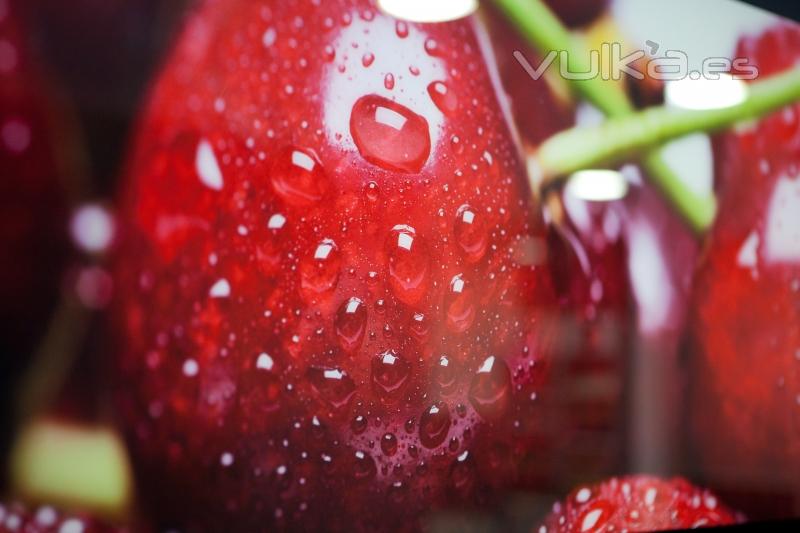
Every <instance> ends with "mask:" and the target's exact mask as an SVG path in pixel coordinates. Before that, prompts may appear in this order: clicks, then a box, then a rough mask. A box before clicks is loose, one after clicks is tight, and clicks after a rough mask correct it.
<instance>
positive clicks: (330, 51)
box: [322, 44, 336, 63]
mask: <svg viewBox="0 0 800 533" xmlns="http://www.w3.org/2000/svg"><path fill="white" fill-rule="evenodd" d="M322 57H324V58H325V61H327V62H328V63H330V62H332V61H333V60H334V59H336V50H335V49H334V48H333V46H331V45H329V44H327V45H325V48H323V49H322Z"/></svg>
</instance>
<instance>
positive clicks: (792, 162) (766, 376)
mask: <svg viewBox="0 0 800 533" xmlns="http://www.w3.org/2000/svg"><path fill="white" fill-rule="evenodd" d="M738 55H739V56H744V57H749V58H751V60H753V61H754V62H755V63H756V64H758V65H759V67H760V68H761V76H769V75H771V74H774V73H775V72H778V71H780V70H782V69H784V68H791V67H792V65H794V64H796V61H797V59H798V58H800V28H798V27H797V26H792V25H788V24H786V25H782V26H778V27H776V28H773V29H771V30H769V31H767V32H765V33H764V34H762V35H760V36H753V37H745V38H743V39H742V41H741V44H740V46H739V51H738ZM716 159H717V161H716V164H717V178H718V179H717V185H718V196H719V201H720V212H719V216H718V219H717V221H716V224H715V226H714V228H713V230H712V232H711V235H710V236H709V240H708V243H707V249H706V253H705V257H704V259H703V262H702V266H701V268H700V270H699V272H698V273H697V277H696V280H695V294H694V299H693V308H694V310H695V320H694V323H693V330H692V340H693V344H694V348H695V352H694V357H693V359H692V363H693V368H692V371H693V377H694V382H693V390H692V404H691V409H690V413H691V415H692V416H691V419H692V423H693V424H692V429H693V445H694V451H695V452H696V454H697V460H698V467H699V468H700V470H701V472H703V474H704V475H705V476H706V479H707V481H708V482H709V483H711V484H713V486H715V487H718V488H719V489H720V490H724V491H726V492H730V493H731V495H732V496H731V498H732V499H731V501H741V506H742V508H743V509H745V510H746V511H747V512H748V513H752V514H754V515H759V516H765V517H772V516H780V515H791V514H795V513H796V512H797V511H798V510H800V505H799V504H800V482H799V481H798V480H800V418H799V417H800V233H798V231H800V230H798V228H800V223H798V216H797V213H798V212H800V177H798V163H800V105H795V106H792V107H787V108H785V109H783V110H781V111H779V112H777V113H775V114H773V115H771V116H769V117H767V118H765V119H763V120H762V121H760V122H759V123H758V124H757V125H755V126H754V127H752V128H748V129H746V130H742V131H738V132H736V131H732V132H728V133H725V134H724V135H722V136H720V137H719V138H718V139H717V144H716Z"/></svg>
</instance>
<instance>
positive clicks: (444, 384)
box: [433, 355, 457, 395]
mask: <svg viewBox="0 0 800 533" xmlns="http://www.w3.org/2000/svg"><path fill="white" fill-rule="evenodd" d="M456 377H457V373H456V369H455V364H454V363H453V362H452V361H451V360H450V359H449V358H448V357H447V356H446V355H443V356H441V357H440V358H439V361H437V362H436V366H435V367H434V369H433V378H434V381H435V382H436V384H437V385H438V386H439V390H440V391H441V393H442V394H445V395H447V394H450V393H452V392H453V391H454V389H455V385H456Z"/></svg>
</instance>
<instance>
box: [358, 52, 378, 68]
mask: <svg viewBox="0 0 800 533" xmlns="http://www.w3.org/2000/svg"><path fill="white" fill-rule="evenodd" d="M374 62H375V54H373V53H372V52H367V53H366V54H364V55H363V56H362V57H361V64H362V65H364V68H369V67H370V65H372V64H373V63H374Z"/></svg>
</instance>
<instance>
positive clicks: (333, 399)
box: [307, 367, 356, 409]
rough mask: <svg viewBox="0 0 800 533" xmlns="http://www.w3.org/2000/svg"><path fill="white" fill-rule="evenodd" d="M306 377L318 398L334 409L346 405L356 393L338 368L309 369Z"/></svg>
mask: <svg viewBox="0 0 800 533" xmlns="http://www.w3.org/2000/svg"><path fill="white" fill-rule="evenodd" d="M307 376H308V380H309V382H310V383H311V386H312V387H313V388H314V390H315V391H316V392H317V394H319V396H320V398H322V399H323V400H325V401H326V402H328V403H329V404H330V405H331V406H332V407H334V408H336V409H339V408H341V407H344V406H345V405H347V403H348V402H349V401H350V398H352V397H353V394H354V393H355V391H356V385H355V383H354V382H353V380H352V379H351V378H350V376H348V375H347V374H346V373H345V372H344V371H342V370H339V369H338V368H320V367H311V368H309V369H308V374H307Z"/></svg>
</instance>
